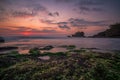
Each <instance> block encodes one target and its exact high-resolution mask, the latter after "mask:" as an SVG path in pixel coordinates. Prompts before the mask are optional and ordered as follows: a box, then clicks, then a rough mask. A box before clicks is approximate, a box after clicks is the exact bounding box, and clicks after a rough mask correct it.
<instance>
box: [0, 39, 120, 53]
mask: <svg viewBox="0 0 120 80" xmlns="http://www.w3.org/2000/svg"><path fill="white" fill-rule="evenodd" d="M5 39H6V42H5V43H0V47H5V46H16V47H18V51H19V52H20V53H28V51H29V49H31V48H34V47H37V48H40V47H45V46H48V45H51V46H53V47H54V48H53V49H52V50H51V52H57V51H58V52H62V51H66V50H65V49H63V48H60V47H59V46H63V45H75V46H76V47H77V49H80V48H88V49H96V50H98V51H120V38H67V37H62V38H61V37H60V38H58V37H35V38H33V37H31V38H30V37H20V38H15V37H14V38H5ZM4 52H6V51H4Z"/></svg>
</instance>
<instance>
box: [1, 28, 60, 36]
mask: <svg viewBox="0 0 120 80" xmlns="http://www.w3.org/2000/svg"><path fill="white" fill-rule="evenodd" d="M22 32H31V33H32V34H37V35H40V34H41V33H58V32H57V31H56V30H55V29H53V28H52V29H42V30H39V29H34V28H29V27H26V26H5V27H0V35H21V33H22ZM6 33H7V34H6Z"/></svg>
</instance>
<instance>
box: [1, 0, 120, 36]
mask: <svg viewBox="0 0 120 80" xmlns="http://www.w3.org/2000/svg"><path fill="white" fill-rule="evenodd" d="M119 8H120V0H0V35H2V36H6V35H7V36H14V35H40V36H66V35H69V34H73V33H74V32H76V31H84V32H85V34H86V35H93V34H96V33H98V32H100V31H103V30H105V29H107V28H108V25H110V24H113V23H117V22H120V15H119V14H120V10H119Z"/></svg>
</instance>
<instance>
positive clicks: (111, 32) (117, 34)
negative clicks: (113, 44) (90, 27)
mask: <svg viewBox="0 0 120 80" xmlns="http://www.w3.org/2000/svg"><path fill="white" fill-rule="evenodd" d="M92 37H94V38H107V37H108V38H120V23H116V24H113V25H110V26H109V29H107V30H105V31H103V32H100V33H98V34H96V35H93V36H92Z"/></svg>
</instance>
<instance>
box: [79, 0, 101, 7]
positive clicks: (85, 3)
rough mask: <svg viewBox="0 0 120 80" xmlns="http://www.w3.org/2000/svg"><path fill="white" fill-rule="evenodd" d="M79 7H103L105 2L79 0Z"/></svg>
mask: <svg viewBox="0 0 120 80" xmlns="http://www.w3.org/2000/svg"><path fill="white" fill-rule="evenodd" d="M78 4H79V5H84V6H85V5H87V6H95V5H97V6H98V5H102V4H103V2H102V1H98V0H79V2H78Z"/></svg>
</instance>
